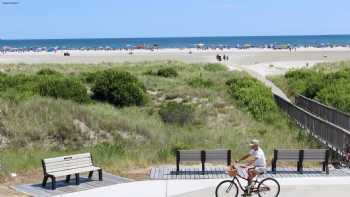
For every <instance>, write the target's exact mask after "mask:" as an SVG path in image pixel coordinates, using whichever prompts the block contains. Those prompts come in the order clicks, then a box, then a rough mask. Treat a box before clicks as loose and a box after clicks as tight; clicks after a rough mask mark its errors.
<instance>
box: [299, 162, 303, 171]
mask: <svg viewBox="0 0 350 197" xmlns="http://www.w3.org/2000/svg"><path fill="white" fill-rule="evenodd" d="M298 172H299V173H300V174H303V163H300V162H298Z"/></svg>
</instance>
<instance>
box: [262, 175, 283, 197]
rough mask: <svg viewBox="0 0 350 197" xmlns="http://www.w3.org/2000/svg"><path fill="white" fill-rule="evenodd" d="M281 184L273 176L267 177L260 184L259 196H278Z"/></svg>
mask: <svg viewBox="0 0 350 197" xmlns="http://www.w3.org/2000/svg"><path fill="white" fill-rule="evenodd" d="M280 189H281V188H280V184H279V183H278V182H277V181H276V180H275V179H273V178H266V179H264V180H262V181H261V182H260V183H259V185H258V195H259V197H277V196H278V195H279V194H280Z"/></svg>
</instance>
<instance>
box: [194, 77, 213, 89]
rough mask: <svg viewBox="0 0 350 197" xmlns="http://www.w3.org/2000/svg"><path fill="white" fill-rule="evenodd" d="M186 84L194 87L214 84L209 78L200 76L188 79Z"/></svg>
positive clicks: (205, 86) (207, 86)
mask: <svg viewBox="0 0 350 197" xmlns="http://www.w3.org/2000/svg"><path fill="white" fill-rule="evenodd" d="M188 85H190V86H192V87H194V88H210V87H212V86H213V85H214V82H213V81H212V80H210V79H203V78H202V77H196V78H193V79H191V80H189V81H188Z"/></svg>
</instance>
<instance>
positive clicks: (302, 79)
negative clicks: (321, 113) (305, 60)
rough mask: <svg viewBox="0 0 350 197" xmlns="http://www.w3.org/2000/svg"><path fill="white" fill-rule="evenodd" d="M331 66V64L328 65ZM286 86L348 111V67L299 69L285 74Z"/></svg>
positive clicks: (349, 74)
mask: <svg viewBox="0 0 350 197" xmlns="http://www.w3.org/2000/svg"><path fill="white" fill-rule="evenodd" d="M330 66H333V65H330ZM285 79H286V80H287V84H288V88H289V89H290V90H291V91H292V92H294V94H295V93H297V94H302V95H304V96H306V97H308V98H311V99H317V100H319V101H320V102H322V103H324V104H327V105H331V106H333V107H336V108H338V109H340V110H343V111H347V112H350V106H349V105H350V104H349V103H350V91H349V88H350V85H349V84H350V69H349V68H346V67H345V68H341V69H335V71H332V70H331V69H326V68H322V69H318V70H317V69H300V70H295V71H290V72H287V73H286V75H285Z"/></svg>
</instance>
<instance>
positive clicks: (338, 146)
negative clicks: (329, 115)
mask: <svg viewBox="0 0 350 197" xmlns="http://www.w3.org/2000/svg"><path fill="white" fill-rule="evenodd" d="M274 96H275V100H276V103H277V105H278V106H279V107H280V108H281V109H282V110H283V111H285V112H286V113H287V114H288V115H289V116H290V118H292V119H294V120H295V121H296V123H297V124H298V125H299V126H300V127H301V128H304V129H307V130H308V131H309V132H310V133H311V134H312V135H313V136H314V137H316V138H317V139H318V140H320V141H321V142H322V143H323V144H325V145H327V146H328V147H329V148H331V149H333V150H334V151H336V152H338V153H339V154H343V153H344V150H345V148H346V147H347V145H349V144H350V132H349V131H347V130H345V129H344V128H341V127H339V126H337V125H335V124H333V123H330V122H328V121H326V120H323V119H322V118H320V117H318V116H315V115H313V114H312V113H310V112H308V111H306V110H304V109H303V108H301V107H298V106H296V105H294V104H292V103H291V102H289V101H286V100H285V99H283V98H282V97H279V96H278V95H274Z"/></svg>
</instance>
